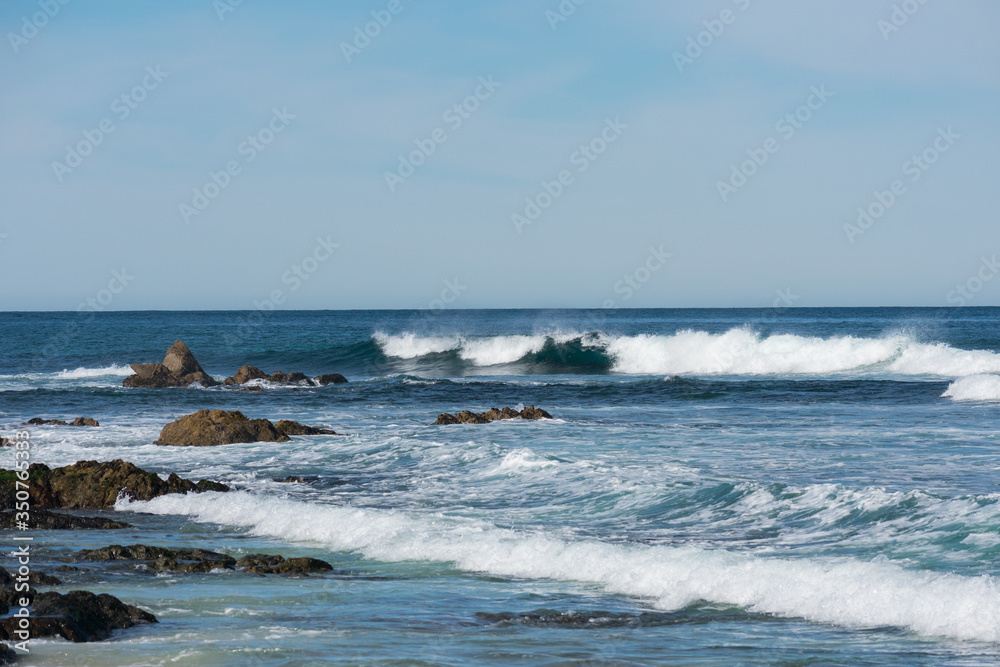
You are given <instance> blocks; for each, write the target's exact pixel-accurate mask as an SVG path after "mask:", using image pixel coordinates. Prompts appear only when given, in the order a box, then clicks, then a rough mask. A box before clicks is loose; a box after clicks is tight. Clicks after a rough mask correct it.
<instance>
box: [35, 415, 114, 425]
mask: <svg viewBox="0 0 1000 667" xmlns="http://www.w3.org/2000/svg"><path fill="white" fill-rule="evenodd" d="M27 424H28V425H29V426H49V425H51V426H100V425H101V424H100V422H98V421H97V420H96V419H91V418H90V417H77V418H76V419H74V420H73V421H71V422H64V421H63V420H62V419H42V418H41V417H32V418H31V419H29V420H28V421H27Z"/></svg>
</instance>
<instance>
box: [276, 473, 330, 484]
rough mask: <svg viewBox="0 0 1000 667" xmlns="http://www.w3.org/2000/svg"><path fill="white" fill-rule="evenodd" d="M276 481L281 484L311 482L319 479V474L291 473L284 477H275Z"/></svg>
mask: <svg viewBox="0 0 1000 667" xmlns="http://www.w3.org/2000/svg"><path fill="white" fill-rule="evenodd" d="M274 481H275V482H278V483H280V484H309V483H311V482H317V481H319V476H317V475H289V476H288V477H285V478H284V479H278V478H275V479H274Z"/></svg>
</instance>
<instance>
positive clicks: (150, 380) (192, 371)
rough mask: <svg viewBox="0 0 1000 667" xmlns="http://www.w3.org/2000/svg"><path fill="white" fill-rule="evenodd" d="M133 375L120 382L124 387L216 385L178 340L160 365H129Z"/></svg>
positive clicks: (185, 346)
mask: <svg viewBox="0 0 1000 667" xmlns="http://www.w3.org/2000/svg"><path fill="white" fill-rule="evenodd" d="M131 366H132V370H133V371H135V375H129V376H128V377H127V378H125V379H124V380H123V381H122V385H123V386H125V387H144V388H154V389H155V388H161V387H187V386H188V385H191V384H194V383H195V382H198V383H200V384H201V385H202V386H205V387H214V386H215V385H217V384H218V382H216V381H215V379H214V378H213V377H212V376H211V375H209V374H208V373H206V372H205V371H204V369H202V367H201V364H199V363H198V360H197V359H195V358H194V355H193V354H192V353H191V350H189V349H188V346H187V345H185V344H184V343H182V342H181V341H179V340H176V341H174V344H173V345H171V346H170V349H169V350H167V354H166V356H165V357H163V363H160V364H131Z"/></svg>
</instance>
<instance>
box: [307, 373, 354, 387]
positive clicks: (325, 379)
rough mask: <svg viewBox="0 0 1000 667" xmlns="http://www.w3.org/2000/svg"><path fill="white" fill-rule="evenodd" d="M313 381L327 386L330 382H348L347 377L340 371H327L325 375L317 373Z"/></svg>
mask: <svg viewBox="0 0 1000 667" xmlns="http://www.w3.org/2000/svg"><path fill="white" fill-rule="evenodd" d="M313 381H314V382H316V384H318V385H319V386H321V387H325V386H326V385H328V384H344V383H345V382H347V378H345V377H344V376H343V375H341V374H340V373H325V374H323V375H317V376H316V377H314V378H313Z"/></svg>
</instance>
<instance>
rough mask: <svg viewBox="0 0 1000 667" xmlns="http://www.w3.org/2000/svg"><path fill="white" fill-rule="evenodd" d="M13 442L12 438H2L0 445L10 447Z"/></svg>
mask: <svg viewBox="0 0 1000 667" xmlns="http://www.w3.org/2000/svg"><path fill="white" fill-rule="evenodd" d="M13 444H14V443H13V441H11V439H10V438H0V447H10V446H12V445H13Z"/></svg>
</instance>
